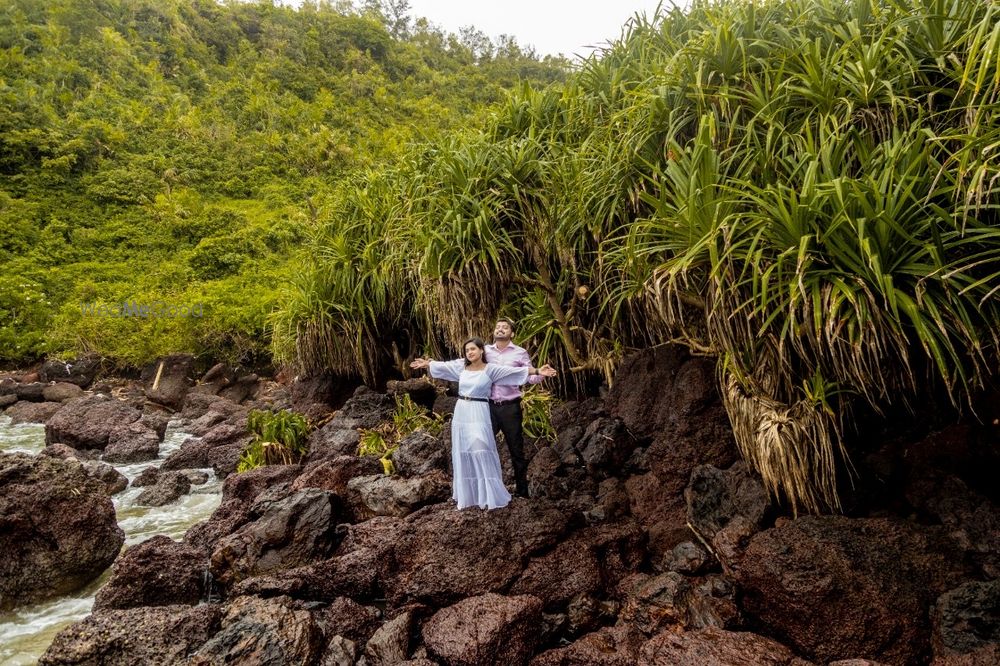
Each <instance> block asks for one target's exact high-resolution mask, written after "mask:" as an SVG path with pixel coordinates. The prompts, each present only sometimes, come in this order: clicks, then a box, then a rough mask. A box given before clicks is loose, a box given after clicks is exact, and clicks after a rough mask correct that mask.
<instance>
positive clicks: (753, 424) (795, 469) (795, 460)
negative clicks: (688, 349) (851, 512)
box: [722, 374, 847, 516]
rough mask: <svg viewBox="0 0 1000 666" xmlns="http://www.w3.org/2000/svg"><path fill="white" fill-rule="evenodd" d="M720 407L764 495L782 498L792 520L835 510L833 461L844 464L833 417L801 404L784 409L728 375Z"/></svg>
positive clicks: (818, 406) (809, 404) (806, 403)
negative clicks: (801, 513) (761, 482)
mask: <svg viewBox="0 0 1000 666" xmlns="http://www.w3.org/2000/svg"><path fill="white" fill-rule="evenodd" d="M722 384H723V386H724V389H725V390H724V391H723V404H724V405H725V407H726V411H727V412H728V413H729V420H730V422H731V423H732V426H733V434H734V435H735V437H736V444H737V446H739V449H740V452H741V453H742V454H743V458H744V459H745V460H746V461H747V463H748V464H749V465H750V466H751V467H752V468H753V469H755V470H756V471H757V472H759V473H760V475H761V477H762V478H763V480H764V485H765V487H766V488H767V490H768V492H769V493H770V494H771V495H772V496H773V497H775V498H780V497H782V496H784V497H785V498H787V500H788V503H789V504H790V505H791V507H792V511H793V512H794V514H795V515H796V516H797V515H798V513H799V510H800V509H805V510H806V511H809V512H811V513H821V512H822V511H824V510H830V509H834V510H838V509H840V498H839V497H838V495H837V475H836V464H837V457H838V456H841V457H842V458H843V459H844V460H847V452H846V451H845V450H844V447H843V444H842V442H841V440H840V436H839V429H838V428H837V424H836V422H835V418H834V416H833V415H832V414H831V413H830V412H828V411H826V410H824V409H823V408H822V406H820V405H815V404H812V403H809V402H806V401H798V402H796V403H794V404H792V405H787V404H785V403H783V402H780V401H778V400H774V399H773V398H770V397H768V396H766V395H760V394H754V393H750V392H748V391H747V390H745V389H744V388H743V386H742V385H741V383H740V382H739V381H738V380H737V378H736V377H735V376H734V375H733V374H725V375H724V376H723V378H722Z"/></svg>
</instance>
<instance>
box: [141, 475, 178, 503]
mask: <svg viewBox="0 0 1000 666" xmlns="http://www.w3.org/2000/svg"><path fill="white" fill-rule="evenodd" d="M189 492H191V481H190V480H189V479H188V478H187V476H185V475H184V474H182V473H180V472H163V473H161V474H159V475H158V476H157V477H156V483H155V484H154V485H152V486H149V487H147V488H146V489H145V490H143V491H142V492H141V493H139V496H138V497H136V498H135V503H136V504H143V505H146V506H163V505H164V504H169V503H170V502H173V501H174V500H176V499H178V498H179V497H181V496H182V495H186V494H188V493H189Z"/></svg>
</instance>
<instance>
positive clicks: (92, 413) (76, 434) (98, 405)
mask: <svg viewBox="0 0 1000 666" xmlns="http://www.w3.org/2000/svg"><path fill="white" fill-rule="evenodd" d="M141 417H142V412H140V411H139V410H138V409H136V408H135V407H132V406H131V405H129V404H127V403H126V402H123V401H120V400H116V399H114V398H110V397H107V396H104V395H102V394H97V395H88V396H84V397H82V398H76V399H75V400H70V401H69V402H67V403H66V404H64V405H63V406H62V408H61V409H60V410H59V411H57V412H56V413H55V414H54V415H53V416H52V417H51V418H49V420H48V421H47V422H46V423H45V443H46V444H57V443H58V444H67V445H69V446H72V447H73V448H75V449H104V447H106V446H107V445H108V440H109V439H110V438H111V432H112V431H113V430H115V429H116V428H121V427H123V426H127V425H128V424H130V423H132V422H134V421H138V420H139V419H140V418H141Z"/></svg>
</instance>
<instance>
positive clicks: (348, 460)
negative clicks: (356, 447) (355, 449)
mask: <svg viewBox="0 0 1000 666" xmlns="http://www.w3.org/2000/svg"><path fill="white" fill-rule="evenodd" d="M381 471H382V463H380V462H379V459H378V458H376V457H375V456H357V455H351V456H338V457H336V458H330V459H324V460H320V461H319V462H314V463H310V464H309V465H306V467H305V468H304V469H303V470H302V474H300V475H299V477H298V478H297V479H295V481H294V482H293V483H292V490H302V489H303V488H321V489H323V490H329V491H330V492H332V493H333V494H334V495H339V496H340V497H347V484H348V482H349V481H350V480H351V479H354V478H356V477H360V476H373V475H375V474H378V473H379V472H381Z"/></svg>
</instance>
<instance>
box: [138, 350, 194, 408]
mask: <svg viewBox="0 0 1000 666" xmlns="http://www.w3.org/2000/svg"><path fill="white" fill-rule="evenodd" d="M141 379H142V382H143V386H144V388H145V389H146V397H147V398H149V399H150V400H152V401H153V402H156V403H159V404H161V405H166V406H167V407H170V408H172V409H180V408H181V407H183V406H184V398H185V397H186V396H187V394H188V391H190V390H191V387H192V386H194V356H192V355H191V354H171V355H169V356H164V357H163V358H160V359H157V360H156V361H153V362H152V363H150V364H148V365H147V366H146V367H144V368H143V369H142V375H141Z"/></svg>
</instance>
